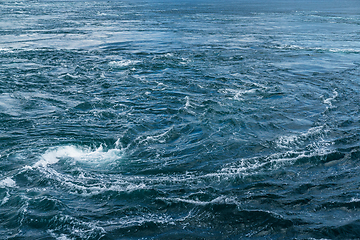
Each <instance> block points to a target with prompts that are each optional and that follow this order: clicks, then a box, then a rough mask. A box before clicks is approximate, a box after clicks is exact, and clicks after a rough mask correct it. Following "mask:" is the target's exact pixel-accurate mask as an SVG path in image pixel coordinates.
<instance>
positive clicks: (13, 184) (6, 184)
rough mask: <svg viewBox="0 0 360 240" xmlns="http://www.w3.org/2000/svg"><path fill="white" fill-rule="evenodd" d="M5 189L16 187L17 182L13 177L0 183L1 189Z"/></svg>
mask: <svg viewBox="0 0 360 240" xmlns="http://www.w3.org/2000/svg"><path fill="white" fill-rule="evenodd" d="M4 187H16V182H15V181H14V180H13V179H12V178H11V177H7V178H5V179H3V180H1V181H0V188H4Z"/></svg>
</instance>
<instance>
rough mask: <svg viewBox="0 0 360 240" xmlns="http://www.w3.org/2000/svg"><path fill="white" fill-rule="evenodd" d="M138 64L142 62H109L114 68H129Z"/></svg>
mask: <svg viewBox="0 0 360 240" xmlns="http://www.w3.org/2000/svg"><path fill="white" fill-rule="evenodd" d="M138 62H140V61H134V60H129V59H127V60H119V61H111V62H109V65H110V66H113V67H128V66H131V65H135V64H136V63H138Z"/></svg>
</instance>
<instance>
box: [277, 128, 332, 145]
mask: <svg viewBox="0 0 360 240" xmlns="http://www.w3.org/2000/svg"><path fill="white" fill-rule="evenodd" d="M326 133H327V130H326V129H325V126H318V127H313V128H310V129H308V131H306V132H304V133H301V134H292V135H286V136H280V137H279V138H278V139H277V140H275V143H276V145H277V147H278V148H284V149H285V148H290V149H293V148H294V147H297V146H301V145H302V144H303V143H304V142H305V141H306V140H313V139H320V141H317V142H318V143H320V142H324V141H323V140H322V137H324V135H325V134H326Z"/></svg>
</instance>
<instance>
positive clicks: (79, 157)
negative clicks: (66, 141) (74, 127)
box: [34, 145, 122, 167]
mask: <svg viewBox="0 0 360 240" xmlns="http://www.w3.org/2000/svg"><path fill="white" fill-rule="evenodd" d="M121 155H122V151H121V150H120V149H110V150H107V151H105V150H104V149H103V147H102V146H100V147H99V148H96V149H95V150H93V149H91V148H85V147H77V146H74V145H68V146H62V147H56V148H51V149H49V150H47V151H46V152H45V153H44V154H43V155H41V160H40V161H38V162H37V163H35V165H34V167H40V166H41V167H45V166H47V165H51V164H55V163H57V162H58V161H59V160H60V159H63V158H70V159H72V160H73V161H76V162H84V163H90V164H91V163H94V164H100V163H108V162H113V161H115V160H118V159H119V158H121Z"/></svg>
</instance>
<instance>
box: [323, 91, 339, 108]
mask: <svg viewBox="0 0 360 240" xmlns="http://www.w3.org/2000/svg"><path fill="white" fill-rule="evenodd" d="M337 96H339V94H338V92H337V91H336V89H334V90H333V95H332V96H331V97H329V98H327V99H325V100H324V103H325V104H327V105H329V107H327V108H333V107H334V106H333V105H332V101H334V100H335V98H337Z"/></svg>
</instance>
